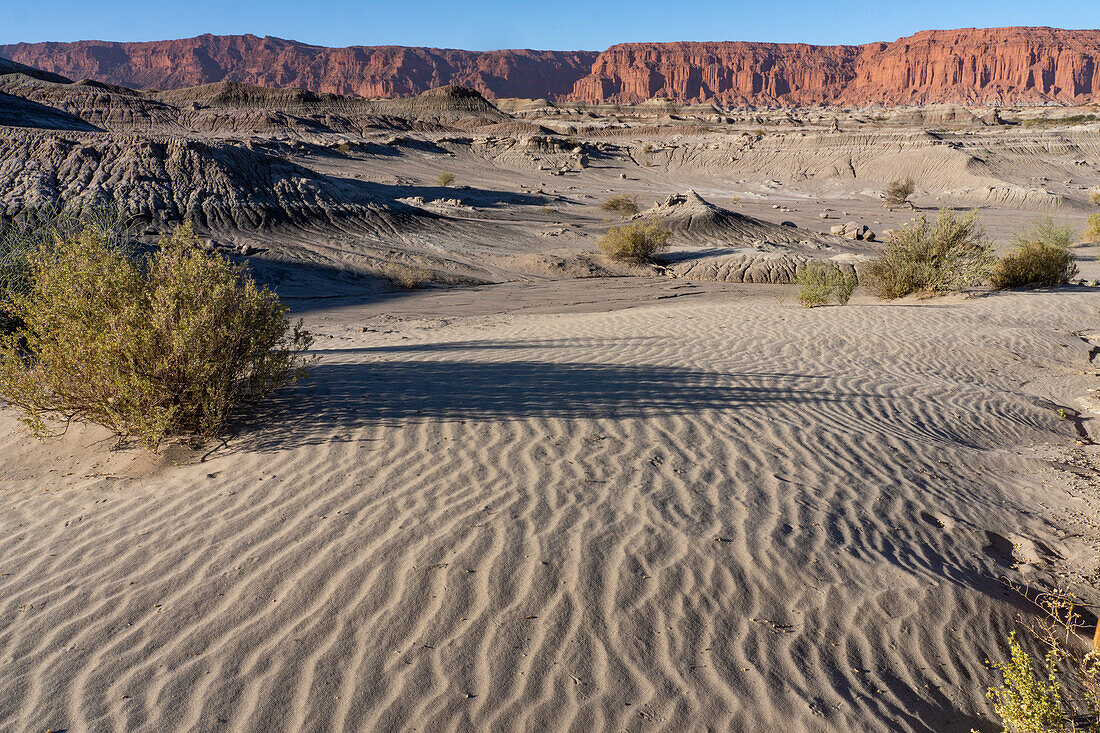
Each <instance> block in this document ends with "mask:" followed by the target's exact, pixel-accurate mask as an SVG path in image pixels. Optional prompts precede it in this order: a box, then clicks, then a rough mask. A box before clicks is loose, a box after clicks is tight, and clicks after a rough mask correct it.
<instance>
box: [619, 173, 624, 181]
mask: <svg viewBox="0 0 1100 733" xmlns="http://www.w3.org/2000/svg"><path fill="white" fill-rule="evenodd" d="M619 178H621V179H623V180H624V181H625V180H626V174H625V173H620V174H619Z"/></svg>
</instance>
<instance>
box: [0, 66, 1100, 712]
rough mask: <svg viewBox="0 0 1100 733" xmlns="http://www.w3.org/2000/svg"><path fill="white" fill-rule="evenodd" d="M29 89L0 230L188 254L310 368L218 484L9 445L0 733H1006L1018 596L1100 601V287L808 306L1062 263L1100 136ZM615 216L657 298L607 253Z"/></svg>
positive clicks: (4, 485) (1097, 159) (483, 103)
mask: <svg viewBox="0 0 1100 733" xmlns="http://www.w3.org/2000/svg"><path fill="white" fill-rule="evenodd" d="M6 71H10V72H12V73H8V74H5V75H0V125H3V126H0V214H2V215H3V216H6V217H16V216H19V215H20V214H21V212H24V211H25V210H26V209H27V208H28V207H34V206H42V205H48V204H50V203H53V202H56V201H59V200H64V201H69V202H75V203H77V204H86V205H94V204H97V203H105V202H110V201H114V202H117V203H120V204H122V205H124V206H126V207H127V208H128V209H129V210H130V211H132V212H133V213H135V214H136V215H137V216H138V217H139V229H140V230H141V231H142V232H143V237H144V238H145V239H146V240H147V241H149V242H152V241H155V239H156V237H157V236H158V235H159V233H161V232H164V231H168V230H170V228H171V226H172V225H173V224H174V223H177V222H179V221H182V220H184V219H189V220H192V221H194V222H195V223H196V226H197V228H198V230H199V231H200V233H201V234H202V236H203V237H204V238H205V239H206V240H208V242H209V243H210V245H211V246H212V247H214V248H216V249H218V250H219V251H221V252H223V253H225V254H226V255H227V256H230V257H233V258H236V259H240V260H247V261H248V262H249V263H250V264H251V265H252V267H253V269H254V271H255V272H256V273H257V274H258V275H259V276H260V277H261V278H262V279H264V280H265V281H266V282H269V283H271V284H273V285H274V286H275V287H276V288H277V290H278V292H279V293H280V295H281V296H283V297H284V299H285V300H286V301H287V302H288V303H289V304H290V305H291V306H292V308H293V311H294V314H295V315H296V316H300V317H302V318H304V319H305V322H306V325H307V327H308V328H310V329H311V330H312V331H313V332H314V333H315V335H316V337H317V341H316V344H315V349H314V350H315V353H316V354H317V355H318V356H319V357H320V358H319V361H318V362H317V364H316V368H315V371H314V373H313V375H312V376H311V377H310V378H309V379H307V380H305V381H303V382H301V383H299V384H298V385H296V386H294V387H293V388H292V389H290V390H288V391H287V392H285V393H284V394H283V395H281V397H280V398H279V400H278V404H276V405H274V406H273V408H272V410H270V411H268V412H266V413H263V414H261V415H259V416H256V417H254V418H250V419H248V420H244V421H242V422H240V423H238V424H236V425H235V426H234V428H233V430H232V432H231V433H230V434H229V435H227V436H226V440H225V441H224V442H220V443H215V444H210V445H206V446H203V447H202V448H201V449H192V448H186V447H183V446H172V447H170V448H168V449H166V450H165V451H164V452H163V453H161V454H156V455H154V454H150V453H147V452H142V451H140V450H137V449H134V448H130V447H123V448H121V449H119V448H116V447H115V441H114V439H113V438H112V437H111V436H109V435H107V434H105V433H104V432H103V431H101V430H100V429H98V428H95V427H93V426H88V425H81V424H74V425H71V426H69V428H68V430H67V432H66V433H65V435H64V436H62V437H60V438H55V439H51V440H48V441H46V442H36V441H35V440H33V439H31V438H29V437H28V436H27V435H26V434H25V433H24V432H23V431H22V430H21V428H20V425H19V423H18V421H17V415H16V414H15V412H14V411H13V410H11V409H6V408H5V409H0V455H2V456H3V459H2V460H0V503H2V504H3V507H4V510H3V511H2V512H0V665H2V666H3V668H4V669H5V678H4V679H5V684H4V685H3V686H0V729H5V730H9V729H10V730H15V731H32V730H45V729H47V728H51V729H53V730H59V729H64V730H70V731H85V730H87V731H98V730H130V731H162V730H204V731H205V730H242V731H244V730H247V731H273V730H287V731H291V730H424V731H437V730H455V731H465V730H500V731H511V730H639V731H641V730H646V731H648V730H669V731H672V730H744V731H753V730H807V731H849V730H860V731H960V732H961V731H969V730H970V729H971V728H977V729H978V730H983V731H992V730H995V729H996V728H995V726H994V724H993V723H992V722H991V717H990V716H991V711H990V709H989V706H988V702H987V701H986V699H985V696H984V693H985V688H986V687H987V686H989V685H990V684H992V683H993V682H994V681H995V680H994V675H993V674H992V672H991V671H990V670H989V669H987V668H986V666H985V664H984V662H985V660H986V659H987V658H991V657H996V658H1000V657H1001V656H1002V655H1003V653H1004V648H1005V639H1006V636H1007V634H1008V632H1009V630H1010V629H1011V628H1012V625H1013V619H1014V617H1015V615H1016V614H1017V613H1018V612H1020V611H1022V610H1025V607H1024V605H1023V604H1022V603H1021V602H1020V600H1019V598H1018V597H1017V596H1016V595H1015V594H1014V593H1013V592H1011V591H1010V590H1009V589H1008V588H1007V587H1006V585H1005V583H1006V581H1007V582H1013V583H1032V584H1035V585H1040V586H1046V587H1049V586H1051V585H1055V584H1065V585H1069V586H1071V587H1073V588H1074V589H1075V590H1077V591H1078V592H1083V593H1086V594H1087V593H1091V594H1092V595H1090V596H1089V598H1090V599H1091V600H1092V601H1093V602H1095V601H1097V600H1100V599H1098V598H1096V596H1095V590H1091V591H1090V590H1089V589H1090V588H1092V589H1095V588H1096V587H1098V586H1097V583H1098V581H1100V564H1098V558H1100V493H1098V489H1100V482H1098V480H1097V476H1098V475H1100V473H1098V470H1100V461H1098V459H1097V453H1096V448H1095V446H1093V445H1091V439H1090V435H1091V436H1092V437H1093V438H1095V437H1097V435H1096V428H1095V424H1094V423H1095V420H1094V418H1095V416H1096V415H1098V414H1100V412H1098V411H1100V405H1098V403H1097V400H1096V398H1095V396H1094V395H1093V390H1095V389H1096V388H1097V387H1098V386H1100V385H1098V384H1097V379H1096V378H1097V374H1098V372H1097V364H1096V363H1095V361H1094V359H1095V357H1096V353H1097V349H1098V348H1100V310H1098V308H1100V289H1098V288H1097V287H1096V285H1097V281H1098V280H1100V265H1098V263H1097V261H1096V254H1097V253H1096V251H1095V247H1080V248H1078V249H1077V250H1075V251H1076V252H1077V255H1078V259H1079V265H1080V269H1081V274H1080V276H1079V278H1080V280H1079V282H1076V283H1074V284H1072V285H1068V286H1065V287H1060V288H1055V289H1049V290H1032V291H1019V292H1011V293H991V292H988V291H986V290H983V289H977V290H975V291H973V292H970V293H967V294H965V295H963V296H952V297H949V298H943V299H938V300H928V301H926V300H916V299H907V300H902V301H897V302H882V301H878V300H875V299H874V298H873V297H872V296H871V295H870V293H868V292H866V291H865V289H860V290H857V291H856V296H855V298H853V300H852V302H851V303H850V304H849V305H847V306H845V307H829V308H817V309H811V310H807V309H803V308H800V307H799V306H798V305H797V304H796V303H795V301H794V298H793V289H792V287H791V286H790V282H791V281H792V278H793V276H794V273H795V272H797V271H798V269H799V268H801V267H804V266H805V265H806V263H807V262H810V261H814V260H830V261H834V262H837V263H839V264H840V265H841V266H842V267H844V268H850V269H851V270H853V271H854V272H856V273H857V274H858V273H860V271H861V265H862V263H864V262H866V261H867V259H869V258H871V257H874V256H875V255H876V253H877V252H879V251H880V250H881V246H882V245H881V240H882V239H883V237H884V236H886V234H885V232H886V231H887V230H889V229H897V228H898V227H900V226H902V225H903V224H905V223H906V222H909V221H911V220H912V219H913V217H914V216H920V215H929V216H933V215H934V214H935V211H936V209H937V208H938V207H941V206H946V207H951V208H955V209H959V210H968V209H971V208H978V209H979V210H980V215H981V217H982V221H983V223H984V225H985V227H986V229H987V232H988V234H989V235H990V236H991V237H992V238H994V239H995V240H996V241H997V244H998V247H1000V248H1003V247H1004V246H1006V245H1007V244H1008V240H1009V236H1010V234H1011V232H1012V231H1013V230H1014V229H1016V228H1017V227H1019V226H1021V225H1023V224H1026V223H1028V222H1030V221H1031V220H1033V219H1034V218H1035V217H1037V216H1039V215H1042V214H1051V215H1053V216H1054V217H1055V218H1056V219H1057V220H1059V221H1063V220H1064V221H1067V222H1069V223H1070V224H1072V225H1073V226H1075V227H1077V228H1078V229H1079V228H1081V227H1082V226H1083V224H1084V221H1085V219H1086V217H1087V216H1088V215H1089V214H1090V213H1095V212H1096V211H1097V210H1098V209H1097V207H1095V206H1092V205H1091V204H1089V201H1088V193H1089V191H1090V190H1092V189H1095V188H1096V187H1097V185H1098V184H1100V134H1098V133H1100V121H1096V120H1095V119H1093V120H1090V119H1089V118H1088V115H1090V114H1092V113H1094V112H1095V110H1094V108H1077V109H1074V108H1057V109H1054V108H1024V107H1020V108H1007V107H1002V108H999V109H997V110H995V111H994V110H992V109H987V108H974V109H964V108H960V107H954V106H945V105H933V106H924V107H909V108H899V109H890V110H874V111H851V110H848V111H844V110H839V109H837V110H834V109H830V108H812V109H810V108H806V109H802V108H798V109H788V110H779V111H744V110H741V111H738V110H733V109H727V108H719V107H714V106H710V105H702V104H700V105H691V106H676V105H672V104H671V103H668V102H649V103H644V104H639V105H609V104H600V105H588V104H571V103H559V104H551V103H549V102H546V100H524V99H500V100H496V102H495V104H492V103H490V102H489V101H487V100H485V99H484V98H482V97H481V96H480V95H479V94H477V93H476V92H472V91H470V90H466V89H460V88H442V89H437V90H433V91H431V92H428V93H426V94H424V95H421V96H417V97H412V98H406V99H390V100H367V99H361V98H354V97H340V96H336V95H327V94H321V93H314V92H305V91H300V90H270V89H261V88H257V87H247V86H242V85H238V84H232V83H218V84H213V85H208V86H203V87H197V88H190V89H181V90H172V91H162V92H139V91H134V90H130V89H125V88H121V87H113V86H110V85H107V84H103V83H100V82H80V83H69V82H67V81H66V80H64V79H59V78H57V77H55V76H51V75H48V74H44V73H41V72H37V71H35V70H33V69H28V68H25V67H16V66H8V67H2V68H0V72H6ZM1071 115H1079V117H1071ZM1059 120H1061V121H1059ZM442 172H449V173H452V174H453V175H454V182H453V183H452V184H451V185H449V186H444V185H441V183H440V179H439V177H440V174H441V173H442ZM905 175H911V176H913V178H914V179H915V180H916V182H917V186H918V191H917V194H916V196H915V197H914V202H915V205H916V209H915V210H910V209H895V210H887V209H884V208H883V207H882V206H881V205H880V192H881V191H882V189H883V187H884V186H885V184H886V183H887V182H888V181H890V180H891V179H893V178H896V177H899V176H905ZM612 194H626V195H629V196H635V197H637V200H638V203H639V207H640V209H641V212H640V213H639V214H638V215H637V217H638V219H644V220H654V221H659V222H662V223H663V224H664V225H665V226H667V227H668V228H669V229H670V230H672V231H673V239H672V243H673V247H672V250H671V252H670V253H669V255H668V256H667V257H666V258H664V260H663V261H662V262H661V263H660V264H659V265H654V266H625V265H622V264H619V263H615V262H612V261H610V260H608V259H607V258H606V257H605V256H604V255H603V254H602V253H600V252H599V249H598V247H597V244H596V243H597V241H598V239H599V237H600V236H601V235H602V234H603V233H605V232H606V231H607V229H608V228H609V227H611V226H613V225H615V224H618V223H620V222H621V221H624V220H625V219H622V218H620V217H619V216H618V215H616V214H609V213H607V212H605V211H603V210H601V208H600V205H601V204H602V203H603V202H604V201H605V200H606V199H607V197H609V196H611V195H612ZM849 222H854V223H855V224H858V225H865V226H866V227H868V228H869V230H870V231H871V232H874V233H875V234H876V236H875V237H874V239H870V238H864V239H851V238H847V237H845V236H843V235H837V234H833V233H831V231H832V228H833V227H835V226H838V225H840V226H842V225H845V224H847V223H849ZM402 280H405V281H409V282H406V284H412V285H416V286H418V287H414V288H411V289H407V288H404V287H401V281H402ZM1059 410H1061V411H1062V413H1063V414H1070V415H1072V416H1075V417H1073V418H1072V419H1066V418H1065V417H1063V415H1062V414H1060V413H1059Z"/></svg>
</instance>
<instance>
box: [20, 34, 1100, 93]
mask: <svg viewBox="0 0 1100 733" xmlns="http://www.w3.org/2000/svg"><path fill="white" fill-rule="evenodd" d="M0 56H5V57H8V58H11V59H13V60H14V61H16V62H19V63H22V64H29V65H31V66H35V67H37V68H39V69H44V70H45V71H46V72H52V73H57V74H64V75H65V76H68V77H71V78H74V79H83V78H91V79H96V80H98V81H102V82H107V83H111V84H119V85H125V86H131V87H143V88H156V89H175V88H181V87H190V86H197V85H201V84H208V83H213V82H220V81H236V82H243V83H248V84H256V85H260V86H266V87H284V88H285V87H300V88H302V89H308V90H310V91H314V92H329V93H336V94H354V95H359V96H364V97H403V96H412V95H416V94H420V93H422V92H424V91H427V90H428V89H431V88H433V87H438V86H442V85H446V84H458V85H462V86H467V87H470V88H473V89H476V90H478V91H479V92H481V93H482V94H483V95H485V96H486V97H490V98H498V97H525V98H540V97H545V98H548V99H555V100H558V101H563V100H564V101H583V102H592V103H621V102H642V101H645V100H647V99H652V98H656V97H666V98H668V99H670V100H673V101H675V102H677V103H682V104H683V103H691V102H701V101H712V102H718V103H721V104H725V105H743V104H744V105H750V104H751V105H773V106H794V105H817V104H830V105H841V106H862V105H869V104H883V105H906V104H930V103H938V102H952V103H962V104H972V103H981V104H988V103H1004V104H1016V103H1021V102H1045V101H1056V102H1063V103H1070V102H1077V103H1080V102H1086V101H1095V100H1096V99H1098V98H1100V71H1098V67H1100V31H1098V30H1061V29H1054V28H993V29H962V30H952V31H923V32H920V33H917V34H916V35H913V36H910V37H908V38H902V39H899V40H897V41H894V42H892V43H869V44H864V45H860V46H812V45H807V44H797V43H749V42H707V43H625V44H620V45H616V46H612V47H611V48H609V49H607V50H606V51H604V52H603V53H600V54H596V53H594V52H588V51H527V50H510V51H487V52H476V51H458V50H451V49H430V48H405V47H400V46H376V47H367V46H352V47H348V48H326V47H323V46H311V45H308V44H304V43H298V42H296V41H287V40H283V39H279V38H270V37H268V38H259V37H256V36H251V35H245V36H212V35H204V36H199V37H197V38H188V39H182V40H175V41H152V42H146V43H114V42H104V41H79V42H75V43H33V44H29V43H18V44H13V45H7V46H0Z"/></svg>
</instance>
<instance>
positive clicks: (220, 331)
mask: <svg viewBox="0 0 1100 733" xmlns="http://www.w3.org/2000/svg"><path fill="white" fill-rule="evenodd" d="M28 273H29V276H30V281H29V286H28V287H27V288H26V290H25V292H22V293H19V294H16V295H15V296H14V297H13V299H12V303H11V306H10V307H11V312H12V314H13V315H14V316H16V317H17V318H18V320H19V321H20V325H19V327H18V328H16V329H15V331H14V332H12V333H11V334H8V335H6V336H3V337H0V393H2V394H3V395H4V396H5V397H6V398H7V399H8V401H9V402H11V403H12V404H13V405H15V406H17V407H19V408H21V409H22V411H23V420H24V422H25V423H26V424H27V425H28V426H29V427H30V428H31V430H32V431H33V432H34V433H35V434H36V435H39V436H45V435H48V434H49V433H50V430H49V427H48V424H47V420H48V419H51V418H59V419H61V420H64V421H71V420H74V419H79V420H87V421H91V422H96V423H99V424H101V425H104V426H106V427H108V428H110V429H111V430H113V431H114V432H115V433H116V434H117V435H118V436H120V439H123V438H133V439H136V440H137V441H138V442H140V443H141V444H143V445H145V446H147V447H149V448H154V449H155V448H156V447H157V446H158V445H159V444H160V443H161V442H162V441H163V440H164V439H165V438H166V437H169V436H173V435H191V436H199V437H208V436H214V435H216V434H218V432H219V431H220V430H221V429H222V428H223V426H224V425H225V423H226V421H227V420H228V419H229V418H230V416H231V415H232V414H233V413H234V412H235V410H236V409H237V408H238V407H239V406H241V405H242V404H244V403H249V402H251V403H257V402H263V401H264V400H265V399H266V398H267V397H269V396H270V395H271V394H272V393H273V392H274V391H275V390H277V389H279V388H280V387H283V386H285V385H286V384H288V383H290V382H291V381H293V380H294V379H296V378H297V377H299V376H300V375H302V374H303V373H304V369H305V362H304V360H303V357H302V352H303V351H305V350H306V349H307V348H308V347H309V345H310V343H311V339H310V336H309V334H308V333H307V332H305V331H303V330H302V329H301V325H300V324H299V325H297V326H294V327H291V325H290V323H289V322H288V321H287V318H286V314H287V308H286V307H285V306H284V305H283V304H282V303H281V302H280V301H279V299H278V298H277V297H276V296H275V294H274V293H272V292H271V291H270V290H268V289H267V288H266V287H261V286H259V285H257V284H256V282H255V281H254V280H253V278H252V277H251V276H250V275H249V273H248V272H247V270H246V269H245V268H244V266H242V265H236V264H234V263H231V262H229V261H227V260H226V259H224V258H223V257H222V256H221V255H218V254H211V253H207V252H205V251H203V249H202V248H201V247H200V246H199V242H198V240H197V239H196V237H195V235H194V233H193V232H192V230H191V227H190V225H189V224H188V225H183V226H181V227H178V228H177V229H176V231H175V232H174V233H173V234H172V235H171V236H166V237H163V238H162V239H161V241H160V244H159V247H158V248H157V250H156V251H155V252H154V253H152V254H151V255H149V256H147V257H145V258H141V259H140V260H139V259H137V258H130V257H127V256H126V254H125V253H124V252H122V251H120V248H118V247H116V246H112V244H111V241H110V237H109V236H107V235H105V234H104V233H103V232H100V231H97V230H96V229H95V228H94V227H91V226H88V227H86V228H84V229H83V230H82V231H80V232H79V233H77V234H72V235H68V236H64V237H58V238H55V239H54V240H53V241H51V242H41V243H39V244H38V245H37V246H36V247H35V249H34V250H33V252H31V253H30V255H29V257H28Z"/></svg>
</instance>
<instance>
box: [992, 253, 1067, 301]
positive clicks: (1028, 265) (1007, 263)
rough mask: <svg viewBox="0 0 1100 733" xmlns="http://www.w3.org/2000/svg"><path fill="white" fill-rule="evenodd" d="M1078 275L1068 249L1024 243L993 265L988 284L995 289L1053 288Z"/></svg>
mask: <svg viewBox="0 0 1100 733" xmlns="http://www.w3.org/2000/svg"><path fill="white" fill-rule="evenodd" d="M1076 274H1077V263H1075V262H1074V261H1073V252H1072V251H1070V249H1069V247H1061V246H1058V245H1055V244H1046V243H1044V242H1024V243H1023V244H1022V245H1020V246H1019V247H1017V248H1015V249H1014V250H1012V251H1010V252H1008V253H1007V254H1005V256H1004V257H1002V258H1001V259H1000V260H998V261H997V263H996V264H995V265H994V266H993V271H992V272H991V273H990V276H989V282H990V284H991V285H992V286H993V287H994V288H996V289H998V290H1006V289H1008V288H1021V287H1027V286H1038V287H1052V286H1054V285H1061V284H1063V283H1068V282H1069V281H1070V280H1071V279H1072V278H1073V276H1074V275H1076Z"/></svg>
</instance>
